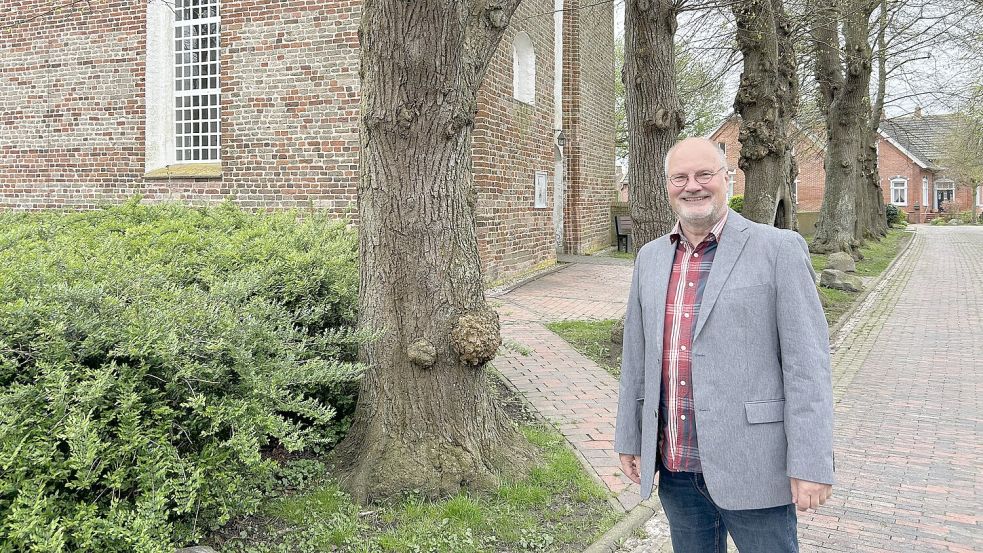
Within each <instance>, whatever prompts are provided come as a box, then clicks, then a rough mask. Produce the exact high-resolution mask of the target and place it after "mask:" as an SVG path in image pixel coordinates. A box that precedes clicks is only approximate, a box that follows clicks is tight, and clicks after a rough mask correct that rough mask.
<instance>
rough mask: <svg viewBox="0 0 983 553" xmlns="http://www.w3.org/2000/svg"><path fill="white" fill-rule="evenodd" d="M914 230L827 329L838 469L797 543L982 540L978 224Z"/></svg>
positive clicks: (975, 546) (807, 546) (982, 324)
mask: <svg viewBox="0 0 983 553" xmlns="http://www.w3.org/2000/svg"><path fill="white" fill-rule="evenodd" d="M914 240H915V241H914V243H913V244H912V245H911V247H910V248H909V250H908V252H907V253H906V254H905V256H904V257H903V258H902V259H901V260H900V261H899V263H898V264H897V265H896V267H895V269H894V271H893V273H892V274H891V275H889V276H890V278H886V279H884V280H883V281H881V286H880V288H881V289H880V290H877V291H876V293H875V294H871V296H870V297H869V298H868V301H867V302H865V305H863V306H862V307H861V308H860V309H859V310H858V312H857V313H856V314H855V316H854V317H852V318H851V321H850V323H848V325H846V326H845V327H844V329H843V332H841V333H840V334H839V338H838V339H837V340H836V341H834V347H835V350H834V353H833V379H834V398H835V401H836V426H835V428H836V468H837V479H838V481H837V485H836V487H835V489H834V496H833V498H832V499H831V500H830V502H829V503H828V504H827V505H826V506H825V507H823V508H822V509H820V510H819V512H818V513H815V514H805V515H802V516H800V519H799V520H800V523H801V526H800V531H799V535H800V539H801V542H802V549H803V551H871V552H874V551H904V552H921V551H952V552H970V551H983V371H981V369H983V227H941V228H940V227H932V226H919V228H918V232H917V233H916V235H915V238H914Z"/></svg>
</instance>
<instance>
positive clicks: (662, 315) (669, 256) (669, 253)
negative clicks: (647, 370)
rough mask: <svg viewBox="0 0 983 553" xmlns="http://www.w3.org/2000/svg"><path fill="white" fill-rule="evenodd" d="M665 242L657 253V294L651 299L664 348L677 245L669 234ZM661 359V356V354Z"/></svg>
mask: <svg viewBox="0 0 983 553" xmlns="http://www.w3.org/2000/svg"><path fill="white" fill-rule="evenodd" d="M663 239H664V242H665V243H664V244H662V245H661V246H660V248H659V249H658V251H657V252H656V253H655V264H654V267H655V269H654V273H655V274H654V275H653V279H654V281H653V287H652V289H653V290H655V291H656V294H655V295H654V297H653V298H652V300H651V301H654V302H655V315H656V317H655V333H654V334H652V336H656V337H657V340H656V343H658V346H659V349H660V350H661V349H662V337H663V336H664V335H665V328H666V295H667V293H668V292H669V277H670V276H672V261H673V258H674V257H675V253H676V245H675V244H673V243H672V241H671V240H669V237H668V236H665V237H663ZM660 359H661V356H660Z"/></svg>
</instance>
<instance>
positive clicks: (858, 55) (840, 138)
mask: <svg viewBox="0 0 983 553" xmlns="http://www.w3.org/2000/svg"><path fill="white" fill-rule="evenodd" d="M836 6H837V3H836V2H835V1H832V2H830V1H827V0H823V1H822V2H819V6H818V9H816V10H814V14H815V16H814V18H813V21H814V23H813V31H812V32H813V39H814V42H815V45H816V80H817V81H818V82H819V88H820V95H821V99H820V103H821V105H822V107H823V108H824V111H825V113H826V138H827V142H828V145H827V148H826V163H825V165H826V191H825V194H824V196H823V205H822V208H821V209H820V212H819V220H818V222H817V223H816V237H815V239H814V240H813V242H812V244H810V249H811V250H812V251H813V252H815V253H828V252H836V251H843V252H848V253H850V254H852V255H854V256H855V257H859V255H860V253H859V249H858V248H859V246H860V245H861V243H862V240H863V237H864V234H865V225H866V224H867V223H868V219H867V217H869V210H871V209H872V207H871V205H872V204H871V201H872V198H871V197H870V196H869V194H870V191H869V188H870V180H869V172H870V165H869V164H870V148H869V145H870V131H869V128H870V117H871V104H870V77H871V69H872V54H871V48H870V44H868V42H867V40H868V35H869V31H870V23H869V18H870V14H871V12H872V8H871V7H870V5H856V4H850V5H849V6H847V9H846V12H845V13H843V14H842V16H841V14H840V13H839V11H838V10H837V7H836ZM841 17H842V19H843V35H844V36H843V42H844V48H843V51H842V52H841V51H840V49H839V47H838V45H839V44H840V41H839V35H838V32H837V27H838V21H840V19H841ZM841 56H842V57H843V63H842V64H841V61H840V58H841ZM875 163H876V161H875ZM861 209H863V210H864V214H861V213H860V210H861Z"/></svg>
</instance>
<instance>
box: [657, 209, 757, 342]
mask: <svg viewBox="0 0 983 553" xmlns="http://www.w3.org/2000/svg"><path fill="white" fill-rule="evenodd" d="M747 231H748V222H747V219H745V218H744V217H741V216H740V215H738V214H737V212H736V211H731V212H729V213H728V214H727V223H726V224H724V230H723V232H722V233H721V236H720V241H719V242H718V243H717V251H716V252H715V253H714V255H713V265H712V266H711V267H710V276H709V277H708V278H707V284H706V288H704V290H703V298H702V299H701V301H700V313H699V315H698V317H697V319H696V329H695V330H694V331H693V340H694V341H695V340H696V337H697V336H699V335H700V331H701V330H703V325H704V324H705V323H706V321H707V318H708V317H709V316H710V311H712V310H713V304H714V303H716V301H717V296H719V295H720V291H721V290H722V289H723V287H724V283H725V282H727V277H729V276H730V272H731V270H732V269H733V268H734V265H735V264H736V263H737V258H738V257H740V255H741V250H743V249H744V243H745V242H747V237H748V232H747ZM670 263H671V261H670ZM664 310H665V306H663V311H664ZM663 318H665V317H663Z"/></svg>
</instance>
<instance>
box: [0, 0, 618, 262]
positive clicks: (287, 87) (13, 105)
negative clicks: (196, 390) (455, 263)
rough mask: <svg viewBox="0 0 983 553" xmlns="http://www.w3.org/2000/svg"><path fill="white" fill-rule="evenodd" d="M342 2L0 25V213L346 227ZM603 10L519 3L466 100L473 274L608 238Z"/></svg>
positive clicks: (346, 52)
mask: <svg viewBox="0 0 983 553" xmlns="http://www.w3.org/2000/svg"><path fill="white" fill-rule="evenodd" d="M361 4H362V1H361V0H332V1H331V2H305V1H301V0H283V1H278V2H271V1H258V2H221V3H220V2H219V1H218V0H173V1H167V2H165V1H163V0H150V1H149V2H147V3H146V4H138V5H139V6H140V8H139V9H135V8H134V6H136V5H133V4H128V3H125V2H119V1H109V2H93V3H89V2H84V3H79V2H76V3H71V4H69V5H66V6H65V7H64V8H60V9H58V10H51V9H50V6H47V4H45V3H43V2H41V3H39V2H27V1H21V0H15V1H14V2H12V3H8V4H7V9H6V10H5V13H4V14H2V15H0V28H3V34H4V36H3V40H0V209H14V210H39V209H92V208H95V207H97V206H100V205H104V204H107V203H118V202H121V201H124V200H125V199H127V198H130V197H132V196H134V195H136V194H141V195H143V197H144V201H149V202H159V201H181V202H186V203H190V204H211V203H216V202H220V201H223V200H224V199H226V198H231V199H233V201H235V202H236V203H237V204H239V205H241V206H243V207H245V208H250V209H255V208H272V209H290V208H300V209H311V208H313V209H319V210H326V211H329V212H331V213H336V214H337V215H339V216H347V217H351V216H354V215H355V213H356V211H355V209H354V206H355V202H356V200H357V198H356V183H357V179H358V176H359V166H358V163H359V162H358V159H359V137H358V123H359V107H360V97H359V78H358V64H359V56H358V26H359V16H360V12H361ZM613 43H614V38H613V12H612V9H611V6H610V5H606V6H605V5H598V4H597V3H596V2H589V1H587V0H527V1H524V2H522V3H521V5H520V6H519V9H518V11H517V12H516V13H515V15H514V17H513V19H512V22H511V25H510V26H509V28H508V30H507V32H506V34H505V36H504V38H503V40H502V42H501V44H500V47H499V49H498V51H497V53H496V54H495V56H494V58H493V60H492V62H491V65H490V67H489V70H488V73H487V75H486V79H485V82H484V84H483V86H482V89H481V91H480V94H479V102H478V117H477V120H476V122H475V127H474V143H473V152H472V155H473V167H474V174H475V180H476V185H477V187H478V196H479V197H478V204H477V205H478V214H477V221H478V223H477V225H478V233H479V250H480V253H481V258H482V262H483V269H484V271H485V277H486V278H487V279H488V280H490V281H491V280H498V279H501V278H504V277H508V276H510V275H514V274H517V273H521V272H523V271H526V270H529V269H531V268H533V267H535V266H537V265H541V264H543V263H548V262H550V261H551V260H554V259H555V258H556V254H557V252H569V253H583V252H589V251H592V250H595V249H599V248H601V247H604V246H606V245H607V241H608V236H609V234H608V233H609V226H610V217H609V204H610V199H611V182H612V179H613V176H614V168H613V165H612V161H613V160H614V157H615V153H614V82H613V79H612V78H611V75H612V74H613V72H614V44H613Z"/></svg>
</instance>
